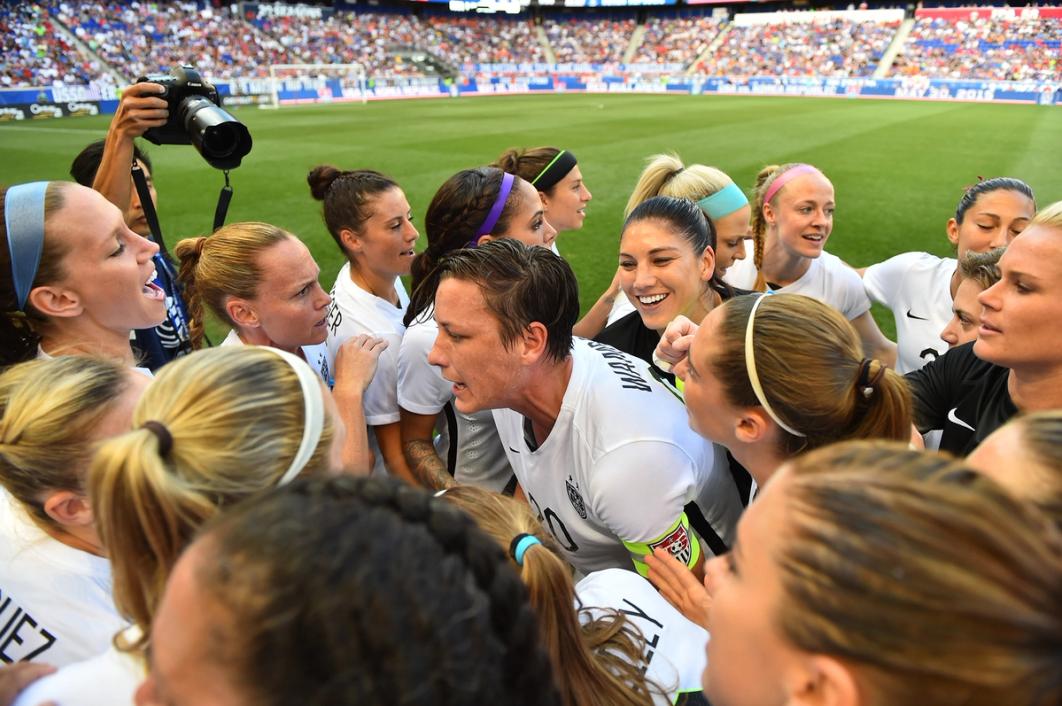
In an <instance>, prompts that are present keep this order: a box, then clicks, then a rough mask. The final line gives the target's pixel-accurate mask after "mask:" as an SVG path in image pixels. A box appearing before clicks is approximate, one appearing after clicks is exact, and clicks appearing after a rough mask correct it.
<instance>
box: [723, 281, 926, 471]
mask: <svg viewBox="0 0 1062 706" xmlns="http://www.w3.org/2000/svg"><path fill="white" fill-rule="evenodd" d="M760 296H765V295H756V296H753V295H749V296H743V297H736V298H734V299H731V300H729V301H727V302H725V303H724V304H723V311H724V313H725V315H724V318H723V321H722V323H721V324H720V326H719V331H718V332H717V334H716V335H717V337H718V338H717V340H719V341H721V350H720V352H719V354H718V355H717V356H716V358H715V359H714V360H713V361H712V372H713V374H714V375H715V376H716V377H717V378H719V379H720V380H721V381H722V384H723V389H724V394H725V395H726V397H727V400H728V401H729V402H730V403H731V404H733V405H735V406H739V407H757V406H760V401H759V399H758V398H757V397H756V393H755V392H754V391H753V389H752V384H751V383H750V381H749V375H748V369H747V367H746V359H745V333H746V329H747V326H748V321H749V314H750V312H751V310H752V307H753V305H754V304H755V303H756V300H757V298H758V297H760ZM753 326H754V328H753V333H754V336H753V346H754V353H755V364H756V373H757V375H758V376H759V379H760V384H761V386H762V388H763V394H764V396H765V397H766V398H767V401H768V403H769V404H770V407H771V409H772V410H773V411H774V412H775V414H777V415H778V416H779V417H780V418H781V419H782V421H784V422H785V424H786V425H787V426H790V427H792V428H794V429H796V430H797V431H799V432H801V433H803V434H805V436H796V435H793V434H789V433H788V432H786V431H785V430H784V429H779V433H780V434H781V436H782V440H781V450H782V452H783V453H784V454H785V455H786V456H792V455H794V454H796V453H799V452H801V451H806V450H809V449H814V448H818V447H820V446H825V445H827V444H832V443H834V442H837V441H843V440H846V439H888V440H894V441H907V440H908V439H909V438H910V434H911V397H910V393H909V391H908V390H907V385H906V383H905V382H904V380H903V378H902V377H901V376H899V375H898V374H896V373H895V372H893V371H892V370H889V369H887V368H885V367H884V366H883V365H882V364H881V363H880V362H879V361H869V362H868V363H867V365H866V366H865V367H866V370H864V365H863V363H864V360H863V346H862V344H861V342H860V339H859V334H857V333H856V331H855V329H854V328H852V324H850V323H849V322H848V321H847V320H845V318H844V317H843V316H842V315H841V314H840V312H838V311H837V310H836V309H834V308H832V307H830V306H828V305H826V304H823V303H822V302H820V301H817V300H815V299H812V298H810V297H805V296H803V295H800V294H775V295H771V296H768V297H767V298H766V299H765V300H764V301H763V302H762V303H761V304H760V307H759V309H758V310H757V312H756V318H755V321H754V323H753ZM864 373H865V374H866V375H865V379H864ZM868 387H869V388H870V391H869V394H867V392H866V388H868Z"/></svg>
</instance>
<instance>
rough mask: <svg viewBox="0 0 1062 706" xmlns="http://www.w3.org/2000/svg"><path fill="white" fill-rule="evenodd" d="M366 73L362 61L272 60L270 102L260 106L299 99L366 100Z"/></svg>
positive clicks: (307, 101) (290, 102)
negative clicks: (282, 61) (304, 61)
mask: <svg viewBox="0 0 1062 706" xmlns="http://www.w3.org/2000/svg"><path fill="white" fill-rule="evenodd" d="M366 82H367V77H366V74H365V67H364V66H362V65H361V64H271V65H270V66H269V83H270V102H269V103H268V104H266V105H263V106H262V107H263V108H279V107H280V106H282V105H297V104H300V103H343V102H347V103H349V102H353V101H361V102H362V103H365V102H366V100H367V95H366Z"/></svg>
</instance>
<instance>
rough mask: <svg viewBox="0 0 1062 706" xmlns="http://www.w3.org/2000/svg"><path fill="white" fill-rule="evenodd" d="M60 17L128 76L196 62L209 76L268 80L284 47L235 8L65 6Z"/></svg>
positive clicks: (180, 4) (154, 4)
mask: <svg viewBox="0 0 1062 706" xmlns="http://www.w3.org/2000/svg"><path fill="white" fill-rule="evenodd" d="M56 17H57V18H58V19H60V20H61V21H62V22H63V23H64V24H65V25H66V26H67V27H69V28H70V29H71V30H72V31H73V32H74V34H75V35H76V36H77V37H78V38H79V39H80V40H81V41H82V42H84V43H85V44H86V45H87V46H88V47H89V48H90V49H92V50H93V51H95V52H96V53H97V54H99V56H101V57H102V58H103V59H104V60H105V61H107V62H108V63H109V64H111V65H112V66H114V67H115V68H116V69H117V70H118V71H119V72H121V73H122V74H123V75H125V76H127V77H130V78H132V77H136V76H141V75H146V74H155V73H159V72H168V71H169V70H170V68H171V67H172V66H174V65H177V64H192V65H194V66H196V67H197V68H199V70H200V71H201V72H202V73H203V74H204V75H206V76H209V77H212V78H215V79H227V78H231V77H233V76H248V77H249V76H264V75H267V74H268V68H267V67H268V65H269V64H270V63H281V62H282V61H283V60H284V58H285V56H284V54H285V53H284V49H283V47H282V46H280V44H279V43H278V42H276V41H275V40H270V39H268V38H266V37H264V36H263V35H262V34H261V33H259V32H257V31H256V30H255V29H254V27H252V26H251V25H249V24H248V23H246V22H244V21H243V18H242V17H240V15H239V13H238V11H236V9H235V7H232V8H231V10H230V9H229V8H219V9H213V8H209V7H207V8H199V7H198V6H197V5H196V4H195V3H194V2H177V3H162V2H138V1H137V0H134V1H133V2H129V3H125V2H117V1H115V0H112V1H110V2H99V1H96V2H91V1H90V2H81V1H79V2H62V3H60V4H59V6H58V10H57V13H56Z"/></svg>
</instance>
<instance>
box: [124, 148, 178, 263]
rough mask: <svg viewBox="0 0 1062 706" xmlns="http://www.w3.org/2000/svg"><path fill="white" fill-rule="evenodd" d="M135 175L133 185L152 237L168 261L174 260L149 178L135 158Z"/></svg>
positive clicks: (133, 170) (132, 170)
mask: <svg viewBox="0 0 1062 706" xmlns="http://www.w3.org/2000/svg"><path fill="white" fill-rule="evenodd" d="M130 171H131V173H132V175H133V185H134V186H136V195H137V196H139V197H140V208H142V209H143V210H144V218H145V219H146V220H147V222H148V228H150V229H151V237H152V238H153V239H154V240H155V242H156V243H158V246H159V251H161V252H162V256H163V257H164V258H166V260H167V261H169V262H173V258H171V257H170V251H169V249H168V248H167V247H166V241H165V240H163V239H162V227H161V226H159V214H158V213H157V212H156V211H155V202H154V201H153V200H152V199H151V190H150V189H148V184H147V179H146V178H145V177H144V170H143V169H141V168H140V165H139V164H138V163H137V161H136V160H135V159H134V160H133V167H132V169H131V170H130Z"/></svg>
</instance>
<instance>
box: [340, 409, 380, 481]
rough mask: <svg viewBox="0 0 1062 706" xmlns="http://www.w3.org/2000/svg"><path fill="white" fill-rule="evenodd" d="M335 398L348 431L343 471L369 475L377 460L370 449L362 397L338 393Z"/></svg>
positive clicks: (344, 447) (344, 448) (344, 445)
mask: <svg viewBox="0 0 1062 706" xmlns="http://www.w3.org/2000/svg"><path fill="white" fill-rule="evenodd" d="M335 398H336V407H337V408H338V409H339V417H340V419H342V420H343V426H344V427H346V430H347V436H346V439H345V440H344V441H343V469H344V470H345V471H347V472H349V473H354V474H356V475H368V474H369V473H370V472H371V471H372V466H373V463H374V462H375V461H376V459H374V458H373V453H372V449H371V448H370V447H369V429H368V427H367V426H365V414H364V412H363V411H362V407H361V395H360V394H353V393H337V394H336V395H335Z"/></svg>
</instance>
